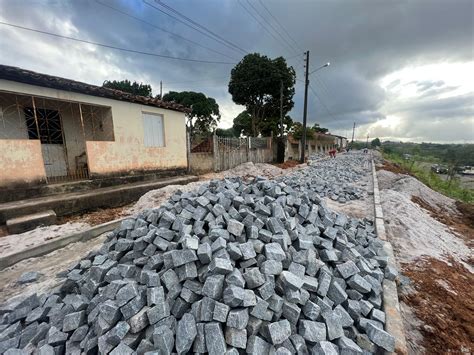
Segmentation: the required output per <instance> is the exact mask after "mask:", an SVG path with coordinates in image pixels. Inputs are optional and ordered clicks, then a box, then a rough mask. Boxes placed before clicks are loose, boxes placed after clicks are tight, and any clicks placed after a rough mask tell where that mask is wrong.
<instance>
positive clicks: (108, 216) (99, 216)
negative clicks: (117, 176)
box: [57, 204, 132, 226]
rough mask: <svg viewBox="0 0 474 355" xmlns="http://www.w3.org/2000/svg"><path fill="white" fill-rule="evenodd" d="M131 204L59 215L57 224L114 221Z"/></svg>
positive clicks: (96, 223) (122, 215)
mask: <svg viewBox="0 0 474 355" xmlns="http://www.w3.org/2000/svg"><path fill="white" fill-rule="evenodd" d="M131 206H132V204H129V205H126V206H121V207H115V208H104V209H98V210H96V211H91V212H86V213H82V214H77V215H72V216H65V217H58V222H57V224H63V223H67V222H84V223H89V224H90V225H92V226H95V225H98V224H101V223H105V222H109V221H113V220H114V219H118V218H121V217H124V213H125V210H126V209H127V208H129V207H131Z"/></svg>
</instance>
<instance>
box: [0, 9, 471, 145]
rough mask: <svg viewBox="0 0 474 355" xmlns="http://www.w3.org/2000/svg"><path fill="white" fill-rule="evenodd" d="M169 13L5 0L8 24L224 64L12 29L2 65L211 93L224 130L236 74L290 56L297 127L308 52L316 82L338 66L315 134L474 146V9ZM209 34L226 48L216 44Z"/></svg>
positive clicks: (315, 87) (329, 78) (0, 45)
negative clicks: (249, 63) (245, 66)
mask: <svg viewBox="0 0 474 355" xmlns="http://www.w3.org/2000/svg"><path fill="white" fill-rule="evenodd" d="M161 3H162V4H160V3H159V1H158V0H143V1H142V0H0V21H1V22H6V23H9V24H14V25H19V26H23V27H28V28H33V29H36V30H41V31H47V32H51V33H55V34H60V35H63V36H69V37H74V38H77V39H82V40H87V41H90V42H96V43H102V44H107V45H111V46H115V47H121V48H127V49H131V50H136V51H143V52H148V53H157V54H162V55H167V56H172V57H180V58H190V59H197V60H202V61H210V62H219V63H200V62H189V61H180V60H174V59H166V58H160V57H155V56H149V55H142V54H137V53H130V52H123V51H118V50H114V49H110V48H104V47H99V46H96V45H93V44H86V43H81V42H74V41H71V40H67V39H62V38H57V37H52V36H48V35H45V34H40V33H36V32H31V31H26V30H23V29H19V28H15V27H11V26H6V25H3V24H0V63H1V64H6V65H14V66H19V67H22V68H26V69H30V70H34V71H38V72H43V73H47V74H52V75H57V76H62V77H66V78H71V79H75V80H80V81H85V82H88V83H93V84H97V85H101V84H102V82H103V81H104V80H107V79H108V80H113V79H118V80H120V79H125V78H127V79H130V80H132V81H133V80H136V81H141V82H144V83H150V84H151V85H152V87H153V89H154V94H158V93H159V82H160V80H162V81H163V89H164V92H167V91H169V90H178V91H180V90H194V91H202V92H204V93H205V94H207V95H209V96H212V97H214V98H216V99H217V101H218V103H219V105H220V107H221V111H222V121H221V124H220V126H221V127H229V126H231V125H232V120H233V118H234V117H235V116H236V115H237V114H238V113H239V112H241V111H242V110H243V107H241V106H237V105H235V104H233V103H232V100H231V97H230V95H229V94H228V92H227V84H228V80H229V73H230V70H231V69H232V67H233V66H234V64H232V63H236V62H238V61H239V60H240V59H241V58H242V57H243V56H244V55H245V53H251V52H259V53H263V54H266V55H268V56H270V57H272V58H273V57H276V56H284V57H285V58H287V59H288V62H289V64H291V65H292V66H294V68H295V70H296V72H297V77H298V81H297V85H296V95H295V98H294V101H295V108H294V109H293V111H292V112H291V116H292V117H293V119H295V120H297V121H301V120H302V111H303V85H302V79H303V52H304V51H305V50H309V51H310V68H311V70H314V69H316V68H317V67H319V66H321V65H322V64H324V63H326V62H328V61H329V62H331V66H330V67H328V68H324V69H322V70H319V71H317V72H316V73H314V74H313V75H311V77H310V82H311V88H312V89H311V90H310V91H309V106H308V120H309V123H310V124H313V123H315V122H318V123H320V125H321V126H324V127H328V128H329V129H330V130H331V132H333V133H338V134H342V135H347V136H350V134H351V130H352V125H353V122H356V126H357V128H356V137H357V138H359V139H363V138H364V137H366V136H367V134H369V135H370V137H380V138H381V139H385V140H387V139H391V140H404V141H415V142H422V141H424V142H442V143H447V142H460V143H474V25H473V22H474V19H473V16H474V15H473V14H474V9H473V4H474V1H473V0H388V1H386V0H324V1H321V0H316V1H315V0H175V1H171V0H161ZM160 10H161V11H160ZM163 11H165V12H168V13H169V14H171V15H172V16H173V17H174V18H173V17H171V16H168V15H166V14H165V13H163ZM173 11H177V12H178V13H179V14H182V15H184V16H186V17H187V18H189V19H190V20H191V21H194V23H195V25H193V26H194V28H190V27H189V26H186V25H184V24H183V23H181V22H178V21H177V19H180V20H182V19H183V17H179V16H180V15H178V14H177V13H176V12H173ZM182 21H183V20H182ZM184 22H186V21H184ZM186 23H188V24H189V22H186ZM201 25H202V27H198V26H201ZM206 30H209V31H212V33H214V34H216V35H218V36H219V38H218V41H217V40H215V39H212V38H209V37H208V36H205V35H204V34H205V33H207V34H209V32H206ZM210 37H212V35H210ZM214 38H215V37H214Z"/></svg>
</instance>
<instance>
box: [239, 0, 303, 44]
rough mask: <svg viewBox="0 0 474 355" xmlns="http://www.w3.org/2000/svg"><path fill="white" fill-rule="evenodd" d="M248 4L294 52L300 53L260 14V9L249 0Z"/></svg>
mask: <svg viewBox="0 0 474 355" xmlns="http://www.w3.org/2000/svg"><path fill="white" fill-rule="evenodd" d="M247 3H248V4H249V5H250V7H252V9H254V11H255V12H256V13H257V15H258V16H260V17H261V18H262V19H263V21H265V23H267V24H268V25H269V26H270V27H271V28H272V29H273V31H275V33H276V34H277V35H278V36H279V37H280V38H281V39H282V40H283V41H284V42H285V43H286V44H287V45H288V46H289V48H291V50H292V51H294V52H298V50H297V49H296V48H295V47H293V45H292V44H291V43H289V42H288V41H287V40H286V38H285V37H283V36H282V35H281V33H280V32H279V31H278V30H277V29H276V28H275V27H274V26H273V25H272V24H271V22H269V21H268V20H267V19H266V18H265V17H264V16H263V15H262V14H261V13H260V11H258V9H257V8H256V7H255V6H253V5H252V3H251V2H250V1H249V0H247Z"/></svg>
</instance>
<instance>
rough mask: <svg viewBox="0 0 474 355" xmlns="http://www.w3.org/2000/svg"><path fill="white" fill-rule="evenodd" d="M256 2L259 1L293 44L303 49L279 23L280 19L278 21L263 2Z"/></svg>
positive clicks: (260, 0)
mask: <svg viewBox="0 0 474 355" xmlns="http://www.w3.org/2000/svg"><path fill="white" fill-rule="evenodd" d="M258 2H259V3H260V5H262V7H263V8H264V9H265V11H267V12H268V14H269V15H270V16H271V18H272V19H273V20H274V21H275V22H276V23H277V24H278V25H279V26H280V27H281V28H282V29H283V31H284V32H285V33H286V35H287V36H288V38H289V39H291V40H292V41H293V42H294V43H295V44H296V46H297V47H298V48H299V50H300V51H303V49H302V47H301V46H300V45H299V44H298V42H297V41H295V39H294V38H293V37H292V36H291V35H290V33H289V32H288V31H287V30H286V28H285V27H284V26H283V25H282V24H281V23H280V21H278V19H277V18H276V17H275V16H273V14H272V13H271V11H270V10H269V9H268V8H267V7H266V6H265V4H264V3H263V1H262V0H258Z"/></svg>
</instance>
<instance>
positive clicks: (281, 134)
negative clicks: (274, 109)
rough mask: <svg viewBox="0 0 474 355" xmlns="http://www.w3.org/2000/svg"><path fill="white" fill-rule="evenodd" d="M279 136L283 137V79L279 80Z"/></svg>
mask: <svg viewBox="0 0 474 355" xmlns="http://www.w3.org/2000/svg"><path fill="white" fill-rule="evenodd" d="M280 137H281V138H282V139H283V80H280Z"/></svg>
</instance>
